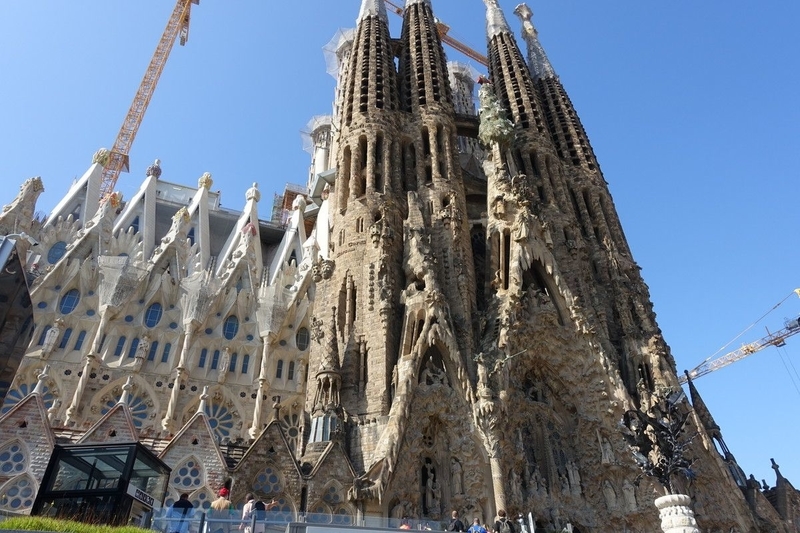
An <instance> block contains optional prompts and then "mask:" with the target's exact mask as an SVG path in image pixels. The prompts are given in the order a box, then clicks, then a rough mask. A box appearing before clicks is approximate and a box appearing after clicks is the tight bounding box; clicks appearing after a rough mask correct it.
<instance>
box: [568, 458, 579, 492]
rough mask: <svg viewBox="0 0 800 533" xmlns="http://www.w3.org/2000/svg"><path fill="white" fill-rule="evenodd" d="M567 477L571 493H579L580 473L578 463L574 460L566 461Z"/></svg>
mask: <svg viewBox="0 0 800 533" xmlns="http://www.w3.org/2000/svg"><path fill="white" fill-rule="evenodd" d="M567 478H568V479H569V486H570V488H571V490H572V494H574V495H575V496H580V495H581V473H580V471H578V465H576V464H575V462H574V461H570V462H568V463H567Z"/></svg>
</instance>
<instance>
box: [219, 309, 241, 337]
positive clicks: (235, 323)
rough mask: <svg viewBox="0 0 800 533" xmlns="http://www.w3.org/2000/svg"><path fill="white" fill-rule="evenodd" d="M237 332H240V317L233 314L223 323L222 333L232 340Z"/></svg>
mask: <svg viewBox="0 0 800 533" xmlns="http://www.w3.org/2000/svg"><path fill="white" fill-rule="evenodd" d="M237 333H239V319H238V318H236V315H231V316H229V317H228V318H226V319H225V323H224V324H223V325H222V335H223V336H224V337H225V338H226V339H228V340H231V339H233V338H234V337H235V336H236V334H237Z"/></svg>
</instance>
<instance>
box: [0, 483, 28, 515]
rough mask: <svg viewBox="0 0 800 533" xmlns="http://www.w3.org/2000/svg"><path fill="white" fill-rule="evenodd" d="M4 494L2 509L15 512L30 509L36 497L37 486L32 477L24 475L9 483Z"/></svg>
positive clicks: (0, 501) (0, 500) (1, 501)
mask: <svg viewBox="0 0 800 533" xmlns="http://www.w3.org/2000/svg"><path fill="white" fill-rule="evenodd" d="M2 494H3V498H2V499H0V508H2V509H4V510H6V511H14V512H19V511H22V510H24V509H30V508H31V507H32V506H33V500H34V498H35V497H36V484H35V483H34V481H33V479H32V478H31V476H29V475H28V474H22V475H20V476H17V477H16V478H14V479H12V480H11V481H9V482H8V483H7V484H6V485H5V486H4V487H3V489H2Z"/></svg>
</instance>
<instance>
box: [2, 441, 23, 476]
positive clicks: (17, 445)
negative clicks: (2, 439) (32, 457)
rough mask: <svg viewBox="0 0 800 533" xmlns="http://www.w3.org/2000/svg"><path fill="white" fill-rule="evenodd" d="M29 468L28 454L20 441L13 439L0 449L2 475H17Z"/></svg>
mask: <svg viewBox="0 0 800 533" xmlns="http://www.w3.org/2000/svg"><path fill="white" fill-rule="evenodd" d="M27 468H28V454H27V451H26V450H25V446H24V445H23V444H22V443H21V442H20V441H18V440H15V441H12V442H10V443H9V444H7V445H5V446H4V447H3V449H2V450H0V475H2V476H4V477H11V476H15V475H17V474H22V473H23V472H25V470H26V469H27Z"/></svg>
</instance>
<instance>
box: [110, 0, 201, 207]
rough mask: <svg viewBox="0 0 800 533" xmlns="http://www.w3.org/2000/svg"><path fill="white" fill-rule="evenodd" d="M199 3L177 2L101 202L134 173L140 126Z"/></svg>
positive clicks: (117, 144) (113, 156)
mask: <svg viewBox="0 0 800 533" xmlns="http://www.w3.org/2000/svg"><path fill="white" fill-rule="evenodd" d="M199 3H200V0H176V2H175V7H174V8H173V9H172V14H171V15H170V17H169V20H168V21H167V26H166V28H164V33H162V34H161V40H160V41H159V42H158V46H156V50H155V52H154V53H153V57H152V58H151V59H150V64H149V65H148V66H147V70H146V71H145V73H144V77H143V78H142V82H141V83H140V84H139V89H138V90H137V91H136V96H134V98H133V102H132V103H131V107H130V109H128V114H127V115H126V116H125V120H124V121H123V123H122V127H120V129H119V133H117V138H116V140H115V141H114V146H113V147H112V148H111V152H110V154H109V159H108V162H107V163H106V164H105V165H104V169H103V175H102V178H101V181H100V199H101V200H102V199H103V198H105V197H106V196H108V195H109V194H111V193H112V192H114V186H115V185H116V184H117V179H119V174H120V172H122V171H125V172H128V171H129V170H130V165H129V161H128V154H129V152H130V149H131V146H132V145H133V140H134V139H135V138H136V133H137V132H138V131H139V126H141V124H142V119H143V118H144V113H145V111H147V106H148V104H150V99H151V98H152V97H153V92H154V91H155V89H156V85H157V84H158V79H159V78H160V77H161V72H162V71H163V70H164V65H165V64H166V62H167V58H169V53H170V52H171V51H172V46H173V45H174V44H175V40H176V39H177V38H179V37H180V44H181V46H183V45H184V44H186V41H187V40H188V38H189V15H190V13H191V5H192V4H199Z"/></svg>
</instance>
